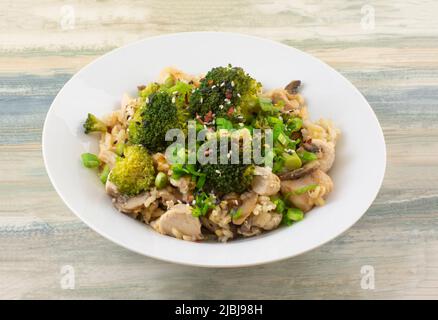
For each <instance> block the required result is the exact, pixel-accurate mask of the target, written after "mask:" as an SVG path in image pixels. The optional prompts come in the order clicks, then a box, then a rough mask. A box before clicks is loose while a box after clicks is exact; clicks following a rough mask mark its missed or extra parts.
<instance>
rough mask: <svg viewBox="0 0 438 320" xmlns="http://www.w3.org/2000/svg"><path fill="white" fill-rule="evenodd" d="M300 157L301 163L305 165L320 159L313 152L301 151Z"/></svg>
mask: <svg viewBox="0 0 438 320" xmlns="http://www.w3.org/2000/svg"><path fill="white" fill-rule="evenodd" d="M298 156H299V157H300V158H301V161H302V162H304V163H307V162H310V161H314V160H317V159H318V157H317V156H316V154H314V153H313V152H308V151H300V152H298Z"/></svg>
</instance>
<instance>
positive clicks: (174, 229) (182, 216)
mask: <svg viewBox="0 0 438 320" xmlns="http://www.w3.org/2000/svg"><path fill="white" fill-rule="evenodd" d="M151 226H152V227H153V228H154V229H155V230H156V231H158V232H159V233H161V234H166V235H169V236H173V237H175V238H178V239H184V240H190V241H195V240H201V239H202V233H201V223H200V222H199V219H198V218H197V217H194V216H193V215H192V208H191V207H190V206H188V205H185V204H177V205H175V206H173V207H172V208H171V209H169V210H167V211H166V212H165V213H164V214H163V215H162V216H161V217H159V218H158V219H157V220H155V221H153V222H151Z"/></svg>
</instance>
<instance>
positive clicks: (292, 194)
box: [281, 169, 333, 212]
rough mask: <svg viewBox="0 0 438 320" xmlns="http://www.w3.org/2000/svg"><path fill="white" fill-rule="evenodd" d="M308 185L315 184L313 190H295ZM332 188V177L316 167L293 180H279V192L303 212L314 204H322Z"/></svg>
mask: <svg viewBox="0 0 438 320" xmlns="http://www.w3.org/2000/svg"><path fill="white" fill-rule="evenodd" d="M309 185H317V186H316V188H315V189H314V190H311V191H307V192H304V193H303V194H297V193H296V190H299V189H301V188H303V187H306V186H309ZM332 190H333V181H332V179H331V178H330V177H329V176H328V175H327V174H326V173H325V172H324V171H322V170H320V169H316V170H314V171H312V172H311V173H310V174H308V175H306V176H304V177H302V178H299V179H295V180H286V181H282V182H281V193H282V194H283V195H285V196H287V198H288V200H289V201H290V202H291V203H292V204H293V205H294V206H295V207H297V208H299V209H301V210H303V211H304V212H307V211H309V210H310V209H312V208H313V206H315V205H322V204H324V199H325V198H326V197H327V195H328V194H329V193H330V192H331V191H332Z"/></svg>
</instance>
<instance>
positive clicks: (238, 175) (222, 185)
mask: <svg viewBox="0 0 438 320" xmlns="http://www.w3.org/2000/svg"><path fill="white" fill-rule="evenodd" d="M253 171H254V166H253V165H248V164H220V163H218V164H205V165H203V166H201V172H202V173H204V174H205V175H206V181H205V184H204V187H203V190H205V191H208V192H217V193H220V194H226V193H230V192H237V193H242V192H245V191H246V190H248V188H249V186H250V185H251V181H252V178H253Z"/></svg>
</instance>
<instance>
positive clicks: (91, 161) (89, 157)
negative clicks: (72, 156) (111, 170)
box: [81, 153, 100, 168]
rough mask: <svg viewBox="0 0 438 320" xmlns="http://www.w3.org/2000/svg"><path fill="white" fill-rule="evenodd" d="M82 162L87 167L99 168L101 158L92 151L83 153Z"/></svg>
mask: <svg viewBox="0 0 438 320" xmlns="http://www.w3.org/2000/svg"><path fill="white" fill-rule="evenodd" d="M81 159H82V164H83V165H84V167H87V168H97V167H98V166H99V165H100V160H99V158H98V157H97V156H96V155H95V154H92V153H83V154H82V155H81Z"/></svg>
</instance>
